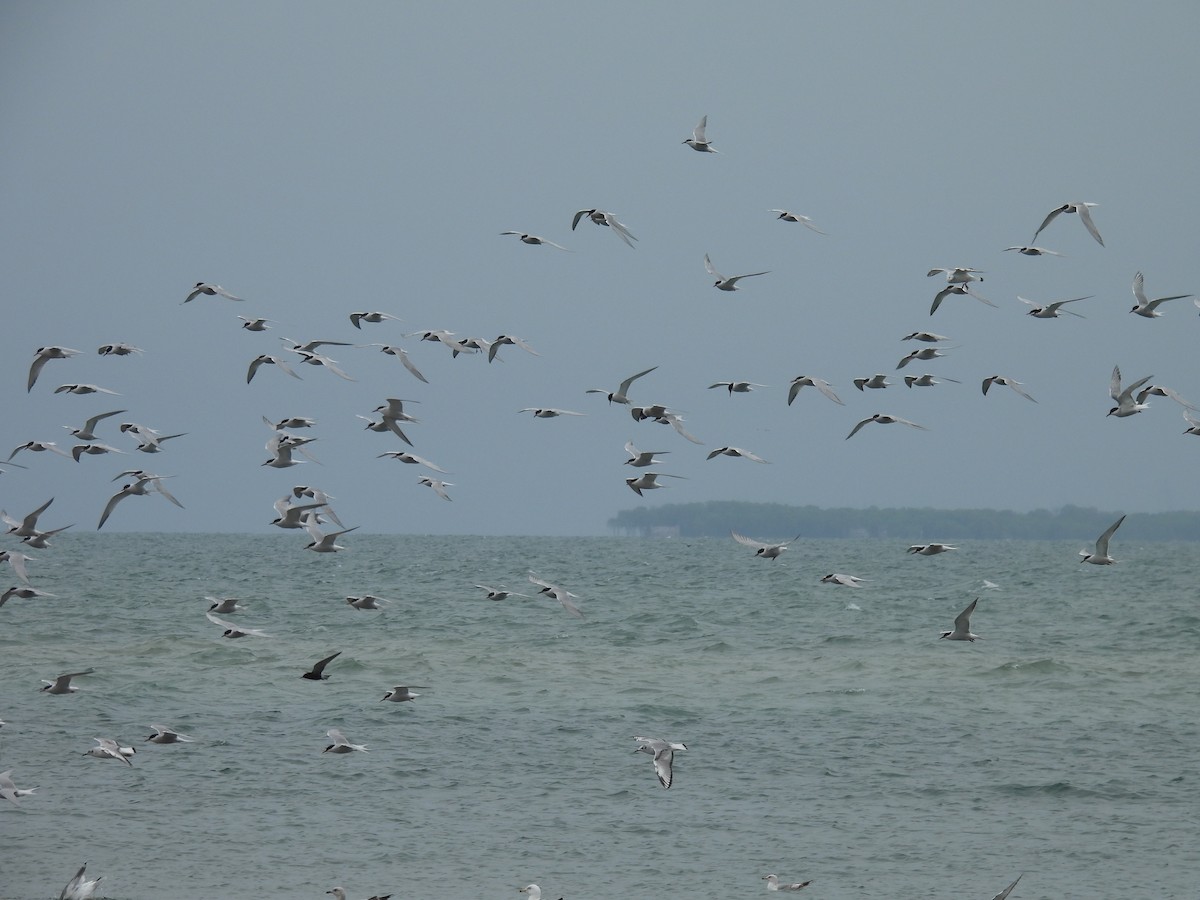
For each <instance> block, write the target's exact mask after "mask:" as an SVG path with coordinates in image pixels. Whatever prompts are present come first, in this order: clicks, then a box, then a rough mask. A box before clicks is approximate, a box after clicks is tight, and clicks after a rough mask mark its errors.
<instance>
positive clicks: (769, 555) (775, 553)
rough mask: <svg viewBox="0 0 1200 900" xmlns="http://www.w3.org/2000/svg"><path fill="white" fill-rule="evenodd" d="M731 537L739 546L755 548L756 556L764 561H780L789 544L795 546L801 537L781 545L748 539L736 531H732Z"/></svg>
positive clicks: (783, 542)
mask: <svg viewBox="0 0 1200 900" xmlns="http://www.w3.org/2000/svg"><path fill="white" fill-rule="evenodd" d="M729 536H730V537H732V538H733V539H734V540H735V541H737V542H738V543H739V544H743V545H745V546H747V547H753V548H754V555H755V556H759V557H762V558H763V559H778V558H779V554H781V553H783V552H784V551H785V550H787V548H788V544H793V543H795V542H796V541H798V540H800V535H796V536H795V537H794V538H792V539H791V540H790V541H781V542H780V543H776V544H772V543H768V542H766V541H759V540H755V539H754V538H751V537H746V536H745V535H744V534H738V533H737V532H736V531H730V532H729Z"/></svg>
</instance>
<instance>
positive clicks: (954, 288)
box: [929, 284, 996, 316]
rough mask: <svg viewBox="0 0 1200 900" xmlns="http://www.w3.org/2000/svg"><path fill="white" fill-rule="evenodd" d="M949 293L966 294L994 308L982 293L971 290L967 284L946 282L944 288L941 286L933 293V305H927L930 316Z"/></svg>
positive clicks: (993, 304)
mask: <svg viewBox="0 0 1200 900" xmlns="http://www.w3.org/2000/svg"><path fill="white" fill-rule="evenodd" d="M951 294H955V295H957V296H963V295H966V296H969V297H974V298H975V299H976V300H978V301H979V302H980V303H983V304H986V305H987V306H991V307H993V308H995V306H996V304H995V303H993V302H992V301H991V300H989V299H988V298H987V297H985V296H983V294H980V293H977V292H976V291H974V290H972V289H971V287H970V286H969V285H966V284H948V285H946V286H945V287H944V288H942V289H941V290H940V291H938V292H937V294H935V295H934V297H933V305H931V306H930V307H929V314H930V315H931V316H932V315H933V314H934V313H935V312H937V311H938V307H939V306H941V305H942V301H943V300H945V299H946V298H947V297H949V296H950V295H951Z"/></svg>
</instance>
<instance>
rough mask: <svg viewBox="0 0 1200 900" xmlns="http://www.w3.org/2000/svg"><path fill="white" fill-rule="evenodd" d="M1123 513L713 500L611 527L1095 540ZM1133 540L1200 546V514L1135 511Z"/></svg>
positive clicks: (1127, 529)
mask: <svg viewBox="0 0 1200 900" xmlns="http://www.w3.org/2000/svg"><path fill="white" fill-rule="evenodd" d="M1121 514H1122V512H1121V511H1119V510H1113V511H1106V510H1097V509H1094V508H1090V507H1079V506H1063V507H1060V508H1058V509H1055V510H1046V509H1037V510H1033V511H1031V512H1014V511H1012V510H1003V509H928V508H916V507H891V508H879V507H869V508H867V509H851V508H848V507H840V508H830V509H824V508H821V507H817V506H788V505H786V504H782V503H745V502H741V501H734V500H714V501H709V502H706V503H674V504H667V505H665V506H652V507H639V508H637V509H626V510H621V511H620V512H618V513H617V515H616V516H614V517H613V518H611V519H609V520H608V527H609V528H610V529H612V530H613V531H616V532H619V533H621V534H626V535H638V536H641V537H727V536H728V535H729V531H730V530H731V529H733V530H736V531H740V532H742V533H744V534H748V535H753V536H755V537H760V538H763V539H767V538H778V539H784V538H790V537H792V536H793V535H799V536H800V537H802V538H896V539H899V540H906V541H912V542H918V541H948V540H971V539H978V540H1095V538H1096V535H1098V534H1100V532H1102V531H1103V530H1104V529H1105V528H1107V527H1108V526H1109V525H1111V524H1112V523H1113V522H1114V521H1116V520H1117V518H1119V517H1120V516H1121ZM1122 536H1123V537H1125V538H1126V539H1127V540H1144V541H1200V512H1158V513H1130V514H1129V517H1128V519H1127V521H1126V522H1125V525H1124V527H1123V530H1122Z"/></svg>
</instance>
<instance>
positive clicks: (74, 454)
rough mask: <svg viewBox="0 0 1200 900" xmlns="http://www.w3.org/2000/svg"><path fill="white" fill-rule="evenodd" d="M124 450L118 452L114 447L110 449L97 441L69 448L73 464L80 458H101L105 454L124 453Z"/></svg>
mask: <svg viewBox="0 0 1200 900" xmlns="http://www.w3.org/2000/svg"><path fill="white" fill-rule="evenodd" d="M124 452H125V451H124V450H118V449H117V448H116V447H110V446H109V445H108V444H102V443H100V442H99V441H92V442H91V443H88V444H76V445H75V446H74V447H72V448H71V458H72V459H73V460H75V462H79V459H80V457H82V456H85V455H87V456H102V455H103V454H105V453H124Z"/></svg>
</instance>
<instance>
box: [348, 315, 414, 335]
mask: <svg viewBox="0 0 1200 900" xmlns="http://www.w3.org/2000/svg"><path fill="white" fill-rule="evenodd" d="M388 320H391V321H393V322H402V321H404V320H403V319H401V318H400V317H399V316H392V315H388V314H387V313H385V312H352V313H350V324H351V325H353V326H354V327H355V328H357V329H359V330H360V331H361V330H362V323H363V322H368V323H370V324H372V325H378V324H379V323H380V322H386V321H388Z"/></svg>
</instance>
